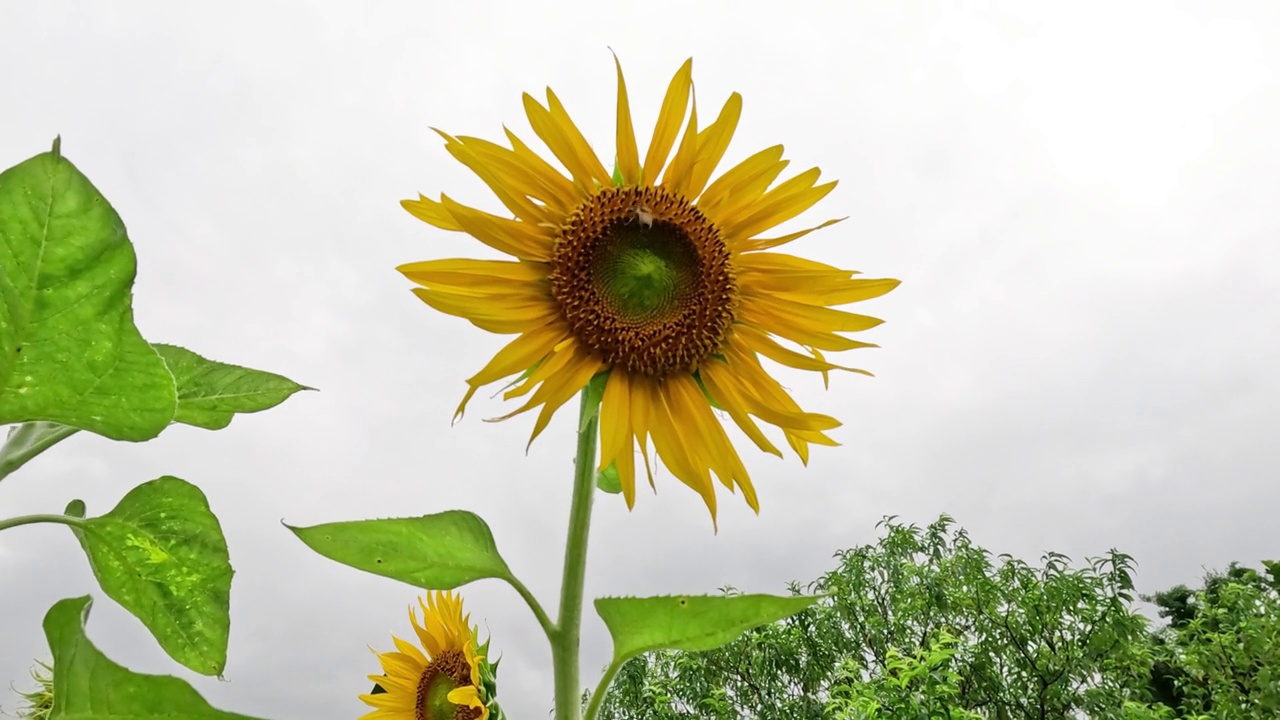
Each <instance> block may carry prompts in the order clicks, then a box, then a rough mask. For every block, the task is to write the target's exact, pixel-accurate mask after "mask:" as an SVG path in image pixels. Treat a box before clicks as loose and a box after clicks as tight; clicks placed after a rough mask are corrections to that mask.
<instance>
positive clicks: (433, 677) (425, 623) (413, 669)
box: [360, 592, 489, 720]
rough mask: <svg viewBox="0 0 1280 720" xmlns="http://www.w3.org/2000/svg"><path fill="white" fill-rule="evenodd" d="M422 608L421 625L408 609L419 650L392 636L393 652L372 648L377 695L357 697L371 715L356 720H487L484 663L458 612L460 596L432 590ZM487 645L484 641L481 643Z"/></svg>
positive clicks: (411, 610) (470, 633)
mask: <svg viewBox="0 0 1280 720" xmlns="http://www.w3.org/2000/svg"><path fill="white" fill-rule="evenodd" d="M418 605H419V606H421V607H422V624H418V614H417V611H416V610H415V609H414V608H413V607H412V606H410V607H409V622H410V623H412V624H413V630H414V632H416V633H417V634H418V641H419V642H420V643H421V644H422V648H423V650H425V651H426V652H425V653H423V652H422V651H420V650H418V648H416V647H414V646H413V644H412V643H409V642H406V641H404V640H401V639H400V638H398V637H395V636H394V635H393V636H392V638H391V639H392V640H394V641H395V645H396V650H397V651H396V652H385V653H380V652H377V651H376V650H375V651H374V654H375V655H377V656H378V662H379V663H380V664H381V665H382V672H383V674H382V675H370V676H369V679H370V680H372V681H374V682H375V683H377V685H378V687H380V688H381V689H382V690H383V692H375V693H370V694H367V695H361V696H360V699H361V700H363V701H364V702H365V704H367V705H370V706H372V707H374V708H375V709H374V710H373V712H370V713H367V714H365V715H363V716H362V717H361V718H360V720H487V719H488V717H489V708H488V706H487V705H486V703H485V701H486V698H485V697H483V695H484V693H483V691H482V683H481V674H482V673H481V671H482V666H483V664H484V662H485V658H484V656H483V655H482V654H479V652H478V651H477V647H476V633H475V630H474V629H473V628H472V627H471V626H470V625H469V624H468V621H469V620H470V618H471V616H470V615H465V616H464V615H463V614H462V598H461V597H456V596H454V594H453V593H451V592H435V593H432V594H431V595H429V596H428V597H427V599H426V601H423V600H422V599H421V598H419V599H418ZM486 644H487V643H486Z"/></svg>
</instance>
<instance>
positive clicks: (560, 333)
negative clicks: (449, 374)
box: [453, 322, 569, 422]
mask: <svg viewBox="0 0 1280 720" xmlns="http://www.w3.org/2000/svg"><path fill="white" fill-rule="evenodd" d="M568 334H569V329H568V328H567V327H566V326H564V325H562V324H561V323H559V322H552V323H548V324H546V325H543V326H541V327H536V328H533V329H532V330H529V331H528V332H526V333H522V334H521V335H520V336H519V337H517V338H516V339H515V340H512V341H511V342H510V343H507V345H506V347H504V348H502V349H501V350H499V351H498V354H496V355H494V356H493V358H492V359H491V360H489V363H488V364H487V365H485V366H484V367H483V368H481V369H480V372H478V373H476V374H475V375H472V376H471V377H470V378H467V385H468V386H469V387H468V388H467V394H466V396H465V397H463V398H462V402H461V403H459V404H458V409H457V411H455V412H454V414H453V419H454V422H457V420H458V418H460V417H462V413H463V411H464V410H466V408H467V403H468V402H470V400H471V396H473V395H475V393H476V390H479V389H480V388H482V387H484V386H485V385H488V384H490V383H495V382H497V381H499V380H501V379H503V378H505V377H509V376H511V375H514V374H516V373H520V372H524V371H525V370H528V369H529V368H531V367H533V366H534V365H535V364H537V363H538V362H539V361H540V360H542V359H543V358H545V357H546V356H547V355H548V354H549V353H550V352H551V350H552V349H553V348H554V347H555V346H556V345H557V344H558V343H559V342H560V341H562V340H564V339H565V338H566V337H568Z"/></svg>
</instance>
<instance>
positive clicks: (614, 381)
mask: <svg viewBox="0 0 1280 720" xmlns="http://www.w3.org/2000/svg"><path fill="white" fill-rule="evenodd" d="M610 465H613V466H614V469H615V470H617V471H618V482H619V484H620V485H621V486H622V497H623V498H625V499H626V501H627V507H628V508H633V507H635V505H636V458H635V444H634V441H633V438H632V431H631V380H630V376H629V375H628V374H627V373H626V372H624V371H622V370H619V369H617V368H615V369H614V370H612V371H611V372H610V373H609V379H608V381H607V382H606V384H605V386H604V397H603V398H602V399H601V402H600V467H599V469H600V470H605V469H606V468H608V467H609V466H610Z"/></svg>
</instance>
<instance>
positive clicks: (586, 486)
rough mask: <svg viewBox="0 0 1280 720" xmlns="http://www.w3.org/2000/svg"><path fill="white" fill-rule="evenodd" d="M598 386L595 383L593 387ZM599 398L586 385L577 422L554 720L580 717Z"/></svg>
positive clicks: (554, 643)
mask: <svg viewBox="0 0 1280 720" xmlns="http://www.w3.org/2000/svg"><path fill="white" fill-rule="evenodd" d="M594 384H595V383H594V382H593V383H592V385H594ZM599 404H600V395H599V394H598V393H597V392H596V391H595V389H594V388H593V387H592V386H591V385H588V387H587V388H586V389H584V390H583V391H582V403H581V406H580V409H579V413H580V415H579V418H580V419H579V421H578V455H577V458H576V459H575V460H574V464H573V502H572V505H571V506H570V509H569V539H568V541H567V542H566V543H565V549H564V580H563V581H562V582H561V585H560V619H559V621H558V622H557V623H556V631H555V635H554V636H553V637H552V639H551V661H552V666H553V667H554V670H555V688H556V715H555V717H556V720H578V719H579V718H580V717H581V713H582V699H581V698H582V685H581V683H580V682H579V681H578V672H579V663H578V650H579V647H580V645H581V639H582V588H583V582H584V580H585V578H586V573H587V536H588V534H589V533H590V531H591V501H592V500H593V499H594V498H595V494H596V483H595V476H596V429H597V427H598V426H599V422H600V415H599V413H598V410H599Z"/></svg>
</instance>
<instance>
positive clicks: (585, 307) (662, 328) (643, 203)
mask: <svg viewBox="0 0 1280 720" xmlns="http://www.w3.org/2000/svg"><path fill="white" fill-rule="evenodd" d="M549 281H550V285H551V294H552V296H554V297H555V299H556V300H557V302H558V303H559V304H560V308H561V310H562V312H563V313H564V317H565V319H566V320H567V321H568V323H569V328H570V329H571V330H572V331H573V334H574V335H575V336H576V337H577V338H578V340H580V341H581V342H583V343H584V344H585V345H587V346H588V347H589V348H591V349H592V350H594V351H595V352H596V353H598V354H599V355H600V356H601V358H602V359H603V360H604V361H605V362H607V363H609V364H611V365H616V366H620V367H622V368H624V369H626V370H627V371H629V372H635V373H642V374H645V375H650V376H655V377H662V376H665V375H668V374H671V373H676V372H690V371H692V370H694V369H696V368H697V367H698V364H699V363H701V362H702V361H703V360H705V359H706V358H707V357H708V356H710V355H711V354H713V353H715V352H716V351H717V350H718V349H719V347H720V345H721V343H722V342H723V341H724V338H725V336H726V335H727V334H728V332H729V327H730V326H731V325H732V324H733V317H734V309H735V307H736V304H737V296H738V288H737V284H736V283H735V282H734V277H733V268H732V265H731V264H730V255H729V250H728V248H726V247H725V244H724V241H723V240H722V239H721V238H720V232H719V230H718V229H717V228H716V227H715V225H713V224H711V222H710V221H709V220H707V219H706V217H705V216H703V215H702V213H701V212H699V211H698V209H697V208H696V207H694V206H693V204H692V203H690V202H689V201H688V200H686V199H685V198H683V197H680V196H677V195H674V194H672V193H669V192H667V191H665V190H663V189H661V188H654V187H644V188H639V187H626V188H606V189H604V190H602V191H601V192H600V193H598V194H597V195H595V196H594V197H592V198H591V199H590V200H588V201H587V202H585V203H583V204H582V205H580V206H579V207H578V208H577V209H575V210H574V212H573V213H572V214H571V215H570V216H569V218H568V220H567V221H566V222H565V224H564V225H563V226H562V227H561V228H560V236H559V237H558V238H557V239H556V244H555V249H554V251H553V253H552V258H551V273H550V276H549Z"/></svg>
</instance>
